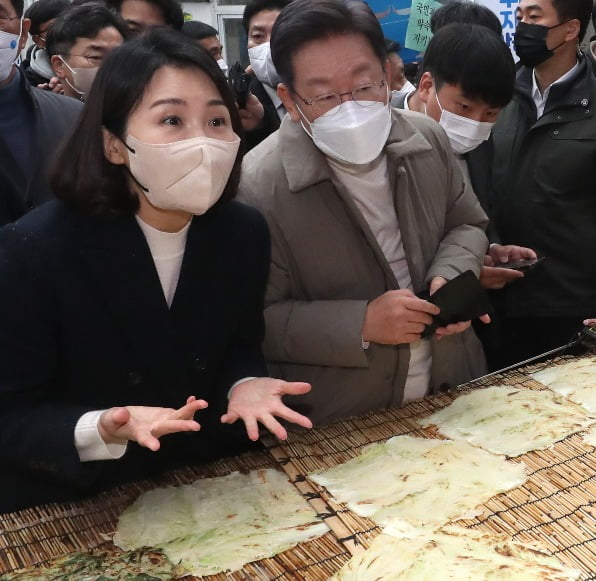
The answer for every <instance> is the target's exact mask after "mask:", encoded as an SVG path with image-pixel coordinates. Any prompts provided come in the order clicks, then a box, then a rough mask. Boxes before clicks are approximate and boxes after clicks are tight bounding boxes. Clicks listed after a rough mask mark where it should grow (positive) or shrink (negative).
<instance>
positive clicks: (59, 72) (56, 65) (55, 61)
mask: <svg viewBox="0 0 596 581" xmlns="http://www.w3.org/2000/svg"><path fill="white" fill-rule="evenodd" d="M50 65H51V66H52V70H53V71H54V72H55V73H56V76H57V77H58V78H59V79H65V78H66V70H65V69H66V65H65V64H64V63H63V62H62V59H61V58H60V57H59V56H58V55H57V54H53V55H52V56H51V57H50Z"/></svg>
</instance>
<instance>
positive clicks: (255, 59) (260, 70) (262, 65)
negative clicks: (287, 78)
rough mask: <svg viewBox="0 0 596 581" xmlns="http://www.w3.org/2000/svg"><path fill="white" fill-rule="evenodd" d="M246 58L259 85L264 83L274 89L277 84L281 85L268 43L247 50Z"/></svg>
mask: <svg viewBox="0 0 596 581" xmlns="http://www.w3.org/2000/svg"><path fill="white" fill-rule="evenodd" d="M248 58H249V59H250V65H251V67H252V70H253V71H254V73H255V76H256V77H257V79H259V81H261V83H265V84H266V85H269V86H270V87H273V88H274V89H275V88H276V87H277V85H278V83H281V79H280V78H279V75H278V74H277V70H276V69H275V65H274V64H273V61H272V60H271V45H270V44H269V43H268V42H264V43H263V44H258V45H257V46H253V47H251V48H249V49H248Z"/></svg>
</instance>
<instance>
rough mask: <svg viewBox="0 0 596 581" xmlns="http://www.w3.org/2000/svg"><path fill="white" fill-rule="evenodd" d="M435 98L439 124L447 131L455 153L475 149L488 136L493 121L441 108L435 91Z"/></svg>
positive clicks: (461, 153) (460, 153)
mask: <svg viewBox="0 0 596 581" xmlns="http://www.w3.org/2000/svg"><path fill="white" fill-rule="evenodd" d="M435 98H436V99H437V103H438V104H439V108H440V109H441V118H440V119H439V125H440V126H441V127H442V128H443V129H444V130H445V133H447V137H449V142H450V143H451V147H452V148H453V151H455V153H457V154H459V155H463V154H464V153H468V151H472V150H473V149H476V148H477V147H478V146H479V145H480V144H481V143H482V142H483V141H486V140H487V139H488V138H489V137H490V132H491V130H492V128H493V125H494V123H488V122H482V121H475V120H474V119H468V118H467V117H463V116H461V115H456V114H455V113H451V112H450V111H447V110H445V109H443V107H442V106H441V102H440V101H439V96H438V95H437V94H436V92H435Z"/></svg>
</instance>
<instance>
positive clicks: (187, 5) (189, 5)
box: [182, 2, 217, 28]
mask: <svg viewBox="0 0 596 581" xmlns="http://www.w3.org/2000/svg"><path fill="white" fill-rule="evenodd" d="M182 9H183V10H184V12H185V13H187V14H190V15H191V16H192V19H193V20H200V21H201V22H205V23H206V24H210V25H211V26H213V27H215V28H217V26H216V18H215V10H214V9H213V5H212V4H211V2H183V3H182Z"/></svg>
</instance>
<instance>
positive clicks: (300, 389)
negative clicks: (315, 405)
mask: <svg viewBox="0 0 596 581" xmlns="http://www.w3.org/2000/svg"><path fill="white" fill-rule="evenodd" d="M310 389H311V388H310V385H309V384H308V383H302V382H288V381H282V380H281V379H273V378H271V377H258V378H256V379H250V380H248V381H244V382H242V383H240V384H238V385H237V386H236V387H235V388H234V389H233V391H232V395H231V396H230V401H229V403H228V411H227V413H225V414H224V415H223V416H222V417H221V422H222V423H223V424H233V423H234V422H235V421H236V420H238V419H241V420H242V421H243V422H244V425H245V426H246V433H247V434H248V437H249V438H250V439H251V440H252V441H253V442H254V441H256V440H258V438H259V425H258V424H259V423H261V424H263V425H264V426H265V427H266V428H267V429H268V430H269V431H270V432H271V433H272V434H274V435H275V436H277V437H278V438H279V439H280V440H285V439H286V438H287V437H288V434H287V432H286V430H285V428H284V427H283V426H282V425H281V424H280V423H279V422H278V421H277V419H276V417H277V418H283V419H284V420H287V421H288V422H292V423H294V424H298V425H299V426H302V427H303V428H312V422H311V421H310V420H309V419H308V418H307V417H306V416H303V415H302V414H299V413H298V412H295V411H294V410H292V409H290V408H289V407H287V406H286V405H285V404H284V403H283V402H282V397H283V396H284V395H302V394H304V393H307V392H309V391H310Z"/></svg>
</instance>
